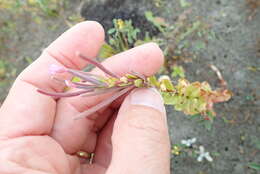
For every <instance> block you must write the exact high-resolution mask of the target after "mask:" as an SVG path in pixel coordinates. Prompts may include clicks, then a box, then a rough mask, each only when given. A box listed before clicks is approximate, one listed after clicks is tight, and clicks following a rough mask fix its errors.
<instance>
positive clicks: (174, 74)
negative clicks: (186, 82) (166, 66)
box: [171, 66, 185, 78]
mask: <svg viewBox="0 0 260 174" xmlns="http://www.w3.org/2000/svg"><path fill="white" fill-rule="evenodd" d="M171 76H172V77H177V76H180V77H181V78H184V77H185V72H184V69H183V68H182V66H174V67H173V72H172V74H171Z"/></svg>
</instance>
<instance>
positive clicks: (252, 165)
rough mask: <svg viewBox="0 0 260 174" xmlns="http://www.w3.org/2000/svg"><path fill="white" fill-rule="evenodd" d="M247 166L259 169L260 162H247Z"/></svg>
mask: <svg viewBox="0 0 260 174" xmlns="http://www.w3.org/2000/svg"><path fill="white" fill-rule="evenodd" d="M248 167H250V168H252V169H255V170H260V164H256V163H249V164H248Z"/></svg>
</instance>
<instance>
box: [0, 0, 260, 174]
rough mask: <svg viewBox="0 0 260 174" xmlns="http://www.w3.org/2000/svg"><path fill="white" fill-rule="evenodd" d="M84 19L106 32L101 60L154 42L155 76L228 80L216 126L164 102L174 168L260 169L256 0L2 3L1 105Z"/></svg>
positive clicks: (193, 172)
mask: <svg viewBox="0 0 260 174" xmlns="http://www.w3.org/2000/svg"><path fill="white" fill-rule="evenodd" d="M84 20H96V21H98V22H100V23H101V24H102V25H103V27H104V28H105V30H106V34H107V35H106V44H104V45H103V47H102V49H101V51H100V55H99V57H101V59H105V58H107V57H109V56H111V55H113V54H116V53H118V52H121V51H124V50H127V49H130V48H132V47H134V46H137V45H140V44H143V43H146V42H150V41H153V42H157V43H158V44H159V45H160V47H161V48H162V49H163V51H164V54H165V58H166V61H165V65H164V67H163V68H162V69H161V71H160V72H159V73H160V74H166V75H168V76H170V77H171V78H172V79H175V78H178V77H185V78H186V79H188V80H189V81H201V82H202V81H207V82H208V83H210V85H211V86H212V88H214V89H216V88H220V87H221V85H222V84H221V80H224V81H225V82H227V88H228V89H229V90H231V91H232V93H233V96H232V99H231V100H229V101H228V102H225V103H220V104H216V105H215V111H216V113H217V116H216V117H215V119H214V122H213V123H212V122H207V121H205V120H201V119H199V118H197V117H196V116H194V117H191V116H186V115H184V114H183V113H181V112H177V111H175V110H174V109H173V108H172V107H167V112H168V122H169V128H170V135H171V141H172V163H171V165H172V173H174V174H184V173H185V174H257V173H260V112H259V105H260V102H259V87H260V60H259V58H260V0H203V1H201V0H138V1H137V0H0V105H1V103H2V102H3V100H4V98H5V97H6V95H7V93H8V90H9V88H10V86H11V84H12V83H13V81H14V79H15V78H16V76H17V75H18V74H19V73H20V72H21V71H22V70H23V69H24V68H25V67H26V66H28V65H29V64H30V63H32V62H33V61H34V60H35V59H37V57H39V55H40V54H41V52H42V50H43V49H44V48H45V47H47V46H48V45H49V44H50V43H51V42H52V41H53V40H55V38H57V37H58V36H59V35H60V34H62V33H63V32H64V31H66V30H67V29H68V28H70V27H72V26H73V25H75V24H76V23H78V22H81V21H84ZM212 65H213V66H214V67H216V68H217V70H216V69H215V70H214V68H212ZM144 68H145V67H144ZM216 72H219V73H221V74H222V79H220V78H219V77H218V76H217V75H216ZM199 147H203V148H199ZM206 152H209V153H206ZM151 155H152V154H151ZM209 156H210V158H212V159H210V158H209ZM199 157H200V158H202V160H200V159H199ZM158 160H159V159H158Z"/></svg>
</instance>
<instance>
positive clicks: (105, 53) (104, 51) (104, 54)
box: [99, 43, 117, 58]
mask: <svg viewBox="0 0 260 174" xmlns="http://www.w3.org/2000/svg"><path fill="white" fill-rule="evenodd" d="M116 53H117V52H116V51H115V50H114V48H112V47H111V46H110V45H109V44H107V43H104V44H103V45H102V47H101V49H100V52H99V57H100V58H108V57H111V56H113V55H115V54H116Z"/></svg>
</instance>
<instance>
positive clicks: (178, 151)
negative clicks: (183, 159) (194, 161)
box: [171, 146, 181, 155]
mask: <svg viewBox="0 0 260 174" xmlns="http://www.w3.org/2000/svg"><path fill="white" fill-rule="evenodd" d="M171 152H172V154H174V155H180V153H181V148H180V147H178V146H173V148H172V151H171Z"/></svg>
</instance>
